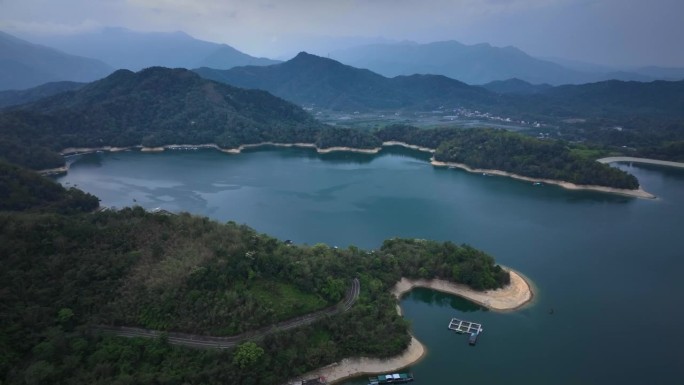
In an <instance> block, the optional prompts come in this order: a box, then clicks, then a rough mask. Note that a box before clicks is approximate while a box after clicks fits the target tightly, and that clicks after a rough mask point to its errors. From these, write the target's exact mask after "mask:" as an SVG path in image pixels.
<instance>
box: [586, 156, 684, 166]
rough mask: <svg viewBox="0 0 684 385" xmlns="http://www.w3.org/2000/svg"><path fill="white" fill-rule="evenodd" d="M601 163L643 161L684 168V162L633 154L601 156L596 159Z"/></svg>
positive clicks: (644, 162)
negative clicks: (637, 156)
mask: <svg viewBox="0 0 684 385" xmlns="http://www.w3.org/2000/svg"><path fill="white" fill-rule="evenodd" d="M596 161H597V162H599V163H603V164H610V163H643V164H652V165H656V166H666V167H677V168H684V162H673V161H669V160H659V159H651V158H634V157H631V156H609V157H606V158H601V159H597V160H596Z"/></svg>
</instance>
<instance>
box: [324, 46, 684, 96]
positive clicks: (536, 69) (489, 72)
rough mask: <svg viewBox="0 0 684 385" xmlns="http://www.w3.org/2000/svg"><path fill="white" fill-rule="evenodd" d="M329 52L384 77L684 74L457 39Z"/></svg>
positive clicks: (583, 78)
mask: <svg viewBox="0 0 684 385" xmlns="http://www.w3.org/2000/svg"><path fill="white" fill-rule="evenodd" d="M330 57H331V58H333V59H336V60H339V61H340V62H342V63H345V64H349V65H352V66H354V67H359V68H367V69H370V70H371V71H374V72H377V73H379V74H381V75H384V76H388V77H393V76H397V75H410V74H416V73H418V74H435V75H444V76H448V77H450V78H453V79H458V80H460V81H462V82H465V83H468V84H485V83H489V82H492V81H496V80H507V79H511V78H518V79H521V80H524V81H526V82H529V83H532V84H543V83H547V84H551V85H561V84H583V83H591V82H597V81H602V80H612V79H616V80H636V81H652V80H656V79H667V80H680V79H682V78H684V69H678V68H673V69H668V68H660V67H649V68H645V69H643V71H644V72H643V73H642V72H639V73H637V72H630V71H621V70H618V69H611V68H608V67H602V66H594V67H592V66H590V65H586V66H584V68H582V69H579V68H577V67H578V66H575V68H569V67H568V66H565V65H561V64H558V63H555V62H552V61H549V60H543V59H539V58H535V57H532V56H530V55H528V54H527V53H525V52H523V51H521V50H519V49H518V48H515V47H503V48H500V47H493V46H491V45H489V44H487V43H482V44H475V45H465V44H461V43H459V42H457V41H441V42H434V43H427V44H418V43H413V42H402V43H394V44H372V45H365V46H359V47H355V48H349V49H345V50H339V51H333V52H331V53H330ZM599 68H600V70H599ZM639 71H641V70H639Z"/></svg>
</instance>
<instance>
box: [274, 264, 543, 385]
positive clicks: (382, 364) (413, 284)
mask: <svg viewBox="0 0 684 385" xmlns="http://www.w3.org/2000/svg"><path fill="white" fill-rule="evenodd" d="M505 269H506V271H508V272H509V273H510V274H511V283H510V284H509V285H508V286H506V287H504V288H501V289H496V290H488V291H483V292H480V291H475V290H473V289H471V288H469V287H468V286H466V285H462V284H457V283H452V282H448V281H444V280H440V279H430V280H426V279H416V280H410V279H408V278H401V280H399V282H397V283H396V284H395V285H394V287H393V288H392V290H391V291H390V292H391V293H392V295H394V297H395V298H396V299H397V300H398V301H399V300H401V297H402V296H403V295H404V294H406V293H408V292H409V291H411V290H413V289H414V288H417V287H423V288H427V289H431V290H435V291H439V292H442V293H447V294H451V295H455V296H459V297H463V298H465V299H467V300H469V301H472V302H475V303H477V304H479V305H481V306H484V307H486V308H488V309H490V310H494V311H499V312H508V311H515V310H518V309H520V308H522V307H523V306H525V305H527V304H529V303H531V302H532V300H533V299H534V291H533V290H532V284H531V283H530V282H529V281H528V280H527V279H526V278H525V277H524V276H523V275H522V274H520V273H518V272H517V271H515V270H512V269H509V268H505ZM397 313H398V314H399V315H403V314H402V310H401V306H400V305H399V304H398V303H397ZM426 354H427V348H426V347H425V346H424V345H423V344H422V343H421V342H420V341H419V340H418V339H417V338H416V337H414V336H413V334H411V343H410V344H409V346H408V348H406V350H404V351H403V352H402V353H401V354H399V355H397V356H394V357H390V358H384V359H382V358H368V357H352V358H345V359H343V360H341V361H340V362H335V363H333V364H330V365H328V366H324V367H322V368H319V369H316V370H313V371H311V372H308V373H305V374H303V375H301V376H299V377H298V378H296V379H292V380H289V381H288V382H287V383H288V384H290V383H292V381H297V380H300V379H312V378H318V377H325V378H326V379H327V381H328V383H330V384H334V383H337V382H340V381H343V380H347V379H349V378H353V377H359V376H363V375H373V374H381V373H388V372H394V371H397V370H399V369H402V368H405V367H407V366H411V365H414V364H415V363H417V362H419V361H420V360H421V359H423V358H424V357H425V355H426Z"/></svg>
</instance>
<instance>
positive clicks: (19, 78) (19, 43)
mask: <svg viewBox="0 0 684 385" xmlns="http://www.w3.org/2000/svg"><path fill="white" fill-rule="evenodd" d="M112 71H113V70H112V68H111V67H109V66H108V65H106V64H105V63H103V62H101V61H99V60H95V59H89V58H86V57H80V56H74V55H69V54H66V53H64V52H60V51H57V50H55V49H52V48H48V47H44V46H41V45H37V44H32V43H29V42H27V41H25V40H21V39H18V38H16V37H14V36H12V35H9V34H7V33H4V32H0V90H15V89H26V88H30V87H35V86H38V85H41V84H44V83H48V82H55V81H63V80H70V81H76V82H88V81H93V80H96V79H99V78H102V77H104V76H107V75H108V74H109V73H111V72H112Z"/></svg>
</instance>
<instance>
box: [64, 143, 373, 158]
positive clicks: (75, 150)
mask: <svg viewBox="0 0 684 385" xmlns="http://www.w3.org/2000/svg"><path fill="white" fill-rule="evenodd" d="M259 147H297V148H313V149H315V150H316V152H317V153H319V154H328V153H331V152H357V153H363V154H377V153H379V152H380V151H381V150H382V147H374V148H355V147H344V146H333V147H325V148H320V147H317V146H316V144H315V143H279V142H261V143H251V144H241V145H240V146H238V147H234V148H223V147H220V146H219V145H217V144H216V143H204V144H167V145H164V146H157V147H146V146H142V145H136V146H128V147H112V146H102V147H68V148H65V149H64V150H62V151H60V154H61V155H62V156H68V155H80V154H89V153H93V152H98V151H108V152H119V151H128V150H140V151H142V152H162V151H166V150H189V149H192V150H196V149H213V150H218V151H221V152H224V153H226V154H240V153H241V152H242V151H243V150H246V149H251V148H259Z"/></svg>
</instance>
